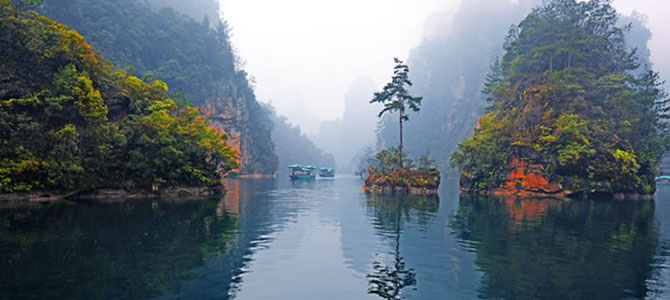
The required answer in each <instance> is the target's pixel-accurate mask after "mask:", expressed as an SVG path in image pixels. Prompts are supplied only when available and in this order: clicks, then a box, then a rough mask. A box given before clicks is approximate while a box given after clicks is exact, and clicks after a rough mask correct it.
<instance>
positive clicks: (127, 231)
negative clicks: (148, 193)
mask: <svg viewBox="0 0 670 300" xmlns="http://www.w3.org/2000/svg"><path fill="white" fill-rule="evenodd" d="M217 203H218V202H217V201H216V200H213V201H211V200H209V201H188V200H186V201H178V202H157V201H127V202H110V203H97V204H78V205H72V204H67V203H58V204H51V205H45V206H44V205H38V206H35V205H28V206H23V207H13V208H9V209H0V220H2V221H0V224H3V226H0V269H1V270H2V272H0V298H3V299H9V298H12V299H19V298H38V299H58V298H64V299H99V298H115V299H139V298H154V297H158V296H160V295H162V294H163V293H164V292H166V291H176V290H178V289H179V288H180V286H181V284H182V282H185V281H189V280H193V279H195V278H197V273H196V272H195V269H196V268H198V267H201V266H203V265H204V264H205V261H206V258H207V257H208V256H209V255H226V254H228V253H230V251H231V248H235V247H238V239H237V238H236V237H235V232H236V229H237V227H238V218H237V217H236V216H234V215H230V214H227V213H223V214H220V215H217V214H216V209H215V208H216V205H217Z"/></svg>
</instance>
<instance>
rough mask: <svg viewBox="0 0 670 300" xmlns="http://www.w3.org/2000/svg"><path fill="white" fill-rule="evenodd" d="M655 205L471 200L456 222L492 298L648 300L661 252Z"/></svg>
mask: <svg viewBox="0 0 670 300" xmlns="http://www.w3.org/2000/svg"><path fill="white" fill-rule="evenodd" d="M653 217H654V203H653V202H646V201H635V202H632V201H618V202H613V201H586V200H585V201H568V202H560V201H555V200H534V199H523V200H522V199H519V200H511V199H499V198H495V197H490V198H487V197H477V198H469V197H468V196H463V198H461V201H460V207H459V208H458V210H457V211H456V213H455V215H454V216H453V218H452V220H451V227H452V228H453V229H454V230H455V232H456V234H457V235H458V236H459V238H460V239H462V245H463V246H464V247H467V248H471V249H472V250H473V251H475V253H476V255H477V258H476V264H477V266H478V267H479V269H480V270H481V271H482V272H483V278H482V280H481V287H480V288H479V296H480V297H481V298H486V299H489V298H493V299H621V298H643V297H644V296H645V294H646V292H647V287H646V280H647V279H648V278H649V276H650V274H651V272H652V267H651V265H652V262H653V261H652V259H653V255H654V252H655V251H656V246H657V240H656V239H657V232H656V228H655V226H654V218H653Z"/></svg>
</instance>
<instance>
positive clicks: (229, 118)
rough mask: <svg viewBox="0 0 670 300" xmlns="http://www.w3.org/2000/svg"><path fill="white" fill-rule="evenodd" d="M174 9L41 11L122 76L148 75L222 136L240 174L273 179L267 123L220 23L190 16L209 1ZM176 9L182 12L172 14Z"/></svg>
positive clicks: (73, 6) (78, 6)
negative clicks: (197, 111) (115, 66)
mask: <svg viewBox="0 0 670 300" xmlns="http://www.w3.org/2000/svg"><path fill="white" fill-rule="evenodd" d="M179 3H180V2H177V1H168V2H158V1H150V2H146V1H141V0H117V1H105V0H46V1H45V3H44V5H43V8H42V10H43V11H44V13H45V14H47V15H48V16H50V17H52V18H54V19H56V20H58V21H59V22H61V23H64V24H67V25H68V26H71V27H73V28H74V29H76V30H78V31H79V32H80V33H81V34H82V35H83V36H84V37H85V38H86V39H87V40H88V41H90V43H91V44H92V45H93V46H94V47H96V49H97V50H99V51H101V52H102V53H103V54H104V55H105V56H106V57H108V58H109V59H111V60H112V61H113V62H114V63H116V64H118V65H119V66H120V67H123V68H128V72H130V73H132V74H135V75H137V76H144V75H145V74H150V75H151V76H152V77H153V78H156V79H160V80H162V81H165V82H166V83H167V84H168V86H170V89H171V91H180V92H181V93H183V95H184V96H185V97H186V98H188V99H190V100H192V101H193V102H194V104H195V105H196V106H198V107H200V108H201V110H202V111H203V113H205V114H206V116H207V118H208V119H209V120H210V121H212V122H213V123H214V124H216V125H217V127H218V128H219V129H222V130H225V131H226V132H227V133H228V134H229V136H230V142H229V143H230V145H231V146H233V147H234V148H236V149H238V150H239V151H240V152H241V163H242V169H241V172H242V173H263V174H271V173H273V172H274V171H275V170H276V168H277V157H276V155H275V154H274V146H273V143H272V140H271V130H272V122H271V120H270V116H269V115H268V114H267V112H266V111H265V110H264V109H263V108H262V107H261V106H260V104H259V103H258V102H257V101H256V98H255V95H254V91H253V89H252V84H251V82H250V81H249V78H248V75H247V74H246V72H244V70H242V69H241V66H240V63H239V62H238V58H237V56H236V55H235V52H234V50H233V48H232V46H231V43H230V40H229V29H228V26H227V24H226V22H225V21H219V20H209V21H208V18H203V19H199V20H197V19H194V18H193V17H191V16H194V17H198V16H200V15H201V14H202V13H203V12H204V11H205V10H206V8H207V7H218V5H217V3H216V1H214V0H198V1H189V5H186V6H185V5H180V4H179ZM171 5H172V6H174V9H173V8H172V7H170V6H171ZM160 6H165V7H162V8H161V7H160ZM183 8H188V10H185V11H183V12H181V11H176V10H175V9H183ZM189 15H191V16H189ZM214 15H216V13H214Z"/></svg>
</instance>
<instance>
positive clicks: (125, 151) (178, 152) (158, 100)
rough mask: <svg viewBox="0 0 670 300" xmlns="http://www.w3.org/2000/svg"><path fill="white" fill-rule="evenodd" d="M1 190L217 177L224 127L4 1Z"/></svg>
mask: <svg viewBox="0 0 670 300" xmlns="http://www.w3.org/2000/svg"><path fill="white" fill-rule="evenodd" d="M0 65H1V66H2V68H0V116H1V118H0V136H1V137H2V139H0V192H3V193H6V192H23V191H32V190H56V191H73V190H85V189H95V188H100V187H124V188H143V189H149V188H152V187H154V186H157V187H161V186H174V185H192V186H206V185H215V184H218V180H219V179H220V175H221V174H222V173H224V172H226V171H228V170H230V169H232V168H234V167H236V153H234V152H233V151H232V150H231V149H230V148H229V147H227V146H226V145H225V140H226V138H227V137H226V136H225V134H223V133H221V132H218V131H216V130H214V129H211V128H210V125H209V123H208V122H207V121H206V120H205V119H204V118H203V117H202V116H201V115H200V113H199V111H198V110H197V109H195V108H192V107H188V106H183V107H178V106H177V105H176V104H175V101H174V100H172V99H170V97H168V89H167V85H166V84H165V83H163V82H161V81H157V80H156V81H153V82H144V81H142V80H140V79H139V78H137V77H133V76H129V75H128V74H126V73H124V72H120V71H116V70H114V69H113V67H112V65H111V64H109V63H107V62H106V61H105V60H104V59H103V58H102V57H100V56H98V55H97V54H96V53H95V52H94V51H93V48H92V47H91V46H90V45H89V44H87V43H86V42H85V41H84V39H83V37H82V36H81V35H79V34H78V33H77V32H76V31H74V30H71V29H68V28H67V27H65V26H64V25H61V24H59V23H57V22H54V21H51V20H49V19H47V18H45V17H42V16H40V15H38V14H37V13H35V12H22V11H19V10H18V9H17V8H16V7H15V6H13V5H11V4H9V3H7V2H0Z"/></svg>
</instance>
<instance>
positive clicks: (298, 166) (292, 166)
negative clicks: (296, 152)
mask: <svg viewBox="0 0 670 300" xmlns="http://www.w3.org/2000/svg"><path fill="white" fill-rule="evenodd" d="M288 168H289V169H300V168H302V166H301V165H290V166H288Z"/></svg>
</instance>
